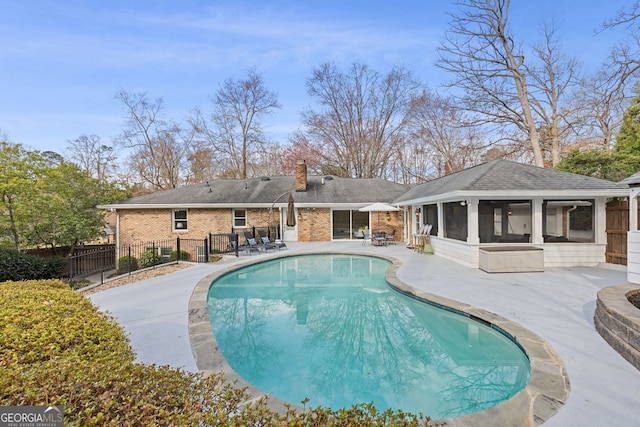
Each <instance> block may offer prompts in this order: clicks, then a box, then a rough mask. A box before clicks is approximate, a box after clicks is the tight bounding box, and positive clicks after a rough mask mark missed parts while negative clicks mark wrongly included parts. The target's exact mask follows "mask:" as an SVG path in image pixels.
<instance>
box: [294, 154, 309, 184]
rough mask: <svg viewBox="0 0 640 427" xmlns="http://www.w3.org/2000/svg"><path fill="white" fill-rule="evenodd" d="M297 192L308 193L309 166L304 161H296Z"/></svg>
mask: <svg viewBox="0 0 640 427" xmlns="http://www.w3.org/2000/svg"><path fill="white" fill-rule="evenodd" d="M296 191H307V164H306V163H305V162H304V159H298V160H297V161H296Z"/></svg>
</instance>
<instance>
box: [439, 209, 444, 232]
mask: <svg viewBox="0 0 640 427" xmlns="http://www.w3.org/2000/svg"><path fill="white" fill-rule="evenodd" d="M442 205H443V203H442V202H438V236H444V208H443V207H442Z"/></svg>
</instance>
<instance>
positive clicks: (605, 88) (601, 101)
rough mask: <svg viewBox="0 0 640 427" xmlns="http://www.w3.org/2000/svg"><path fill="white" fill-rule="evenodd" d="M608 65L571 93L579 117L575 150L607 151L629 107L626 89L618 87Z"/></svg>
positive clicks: (629, 97)
mask: <svg viewBox="0 0 640 427" xmlns="http://www.w3.org/2000/svg"><path fill="white" fill-rule="evenodd" d="M618 77H619V76H616V72H615V70H612V69H611V68H610V66H609V64H606V65H604V66H603V67H602V69H601V70H600V71H599V72H597V73H596V74H594V75H593V76H589V77H588V78H585V79H583V80H582V81H581V82H580V85H579V87H578V88H577V89H576V91H575V93H574V97H575V101H576V104H577V105H579V106H580V107H581V109H580V110H578V111H577V113H578V115H579V117H578V119H577V120H576V121H575V122H576V125H578V126H579V132H578V133H579V135H580V136H581V142H582V143H581V144H579V145H578V146H576V147H575V148H599V149H602V150H604V151H605V152H609V151H611V148H612V147H613V145H614V142H615V137H616V134H617V133H618V130H619V129H620V126H621V125H622V116H623V114H624V111H625V110H626V108H627V107H628V106H629V100H630V99H631V94H627V93H626V85H621V84H620V80H619V78H618Z"/></svg>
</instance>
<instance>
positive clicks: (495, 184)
mask: <svg viewBox="0 0 640 427" xmlns="http://www.w3.org/2000/svg"><path fill="white" fill-rule="evenodd" d="M626 188H627V187H626V186H625V185H623V184H616V183H615V182H611V181H607V180H603V179H597V178H591V177H588V176H584V175H577V174H573V173H568V172H562V171H558V170H555V169H548V168H541V167H537V166H532V165H526V164H522V163H516V162H511V161H509V160H504V159H498V160H493V161H491V162H487V163H483V164H480V165H477V166H474V167H471V168H468V169H465V170H462V171H459V172H456V173H452V174H450V175H447V176H444V177H442V178H438V179H434V180H433V181H429V182H425V183H423V184H420V185H417V186H415V187H413V188H412V189H410V190H409V191H407V192H406V193H405V194H403V195H402V196H400V197H399V198H397V199H396V200H395V201H394V203H397V204H411V203H417V202H421V201H424V200H427V199H430V198H434V199H435V198H442V197H443V196H445V195H449V196H452V197H455V196H467V195H487V196H489V195H498V194H502V195H505V196H508V195H510V196H523V195H539V196H544V195H551V194H553V195H560V194H559V193H563V194H562V195H565V196H568V195H569V194H575V195H580V197H585V196H598V195H602V196H610V197H614V196H622V195H624V194H626V192H628V190H626Z"/></svg>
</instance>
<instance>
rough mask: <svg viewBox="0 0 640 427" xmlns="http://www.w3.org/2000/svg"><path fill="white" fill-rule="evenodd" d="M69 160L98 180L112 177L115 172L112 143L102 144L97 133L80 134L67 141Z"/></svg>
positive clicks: (115, 156) (114, 154)
mask: <svg viewBox="0 0 640 427" xmlns="http://www.w3.org/2000/svg"><path fill="white" fill-rule="evenodd" d="M67 152H68V153H69V157H70V159H71V160H73V161H74V162H76V163H77V164H78V166H80V167H81V168H82V169H84V170H85V171H87V173H88V174H89V176H92V177H94V178H96V179H98V180H100V181H104V180H106V179H107V178H112V177H113V176H114V174H115V172H116V169H117V167H116V160H117V155H116V153H115V150H114V147H113V145H107V144H103V143H102V141H101V140H100V137H99V136H98V135H94V134H91V135H80V136H79V137H78V138H76V139H74V140H73V141H71V140H69V141H67Z"/></svg>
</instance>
